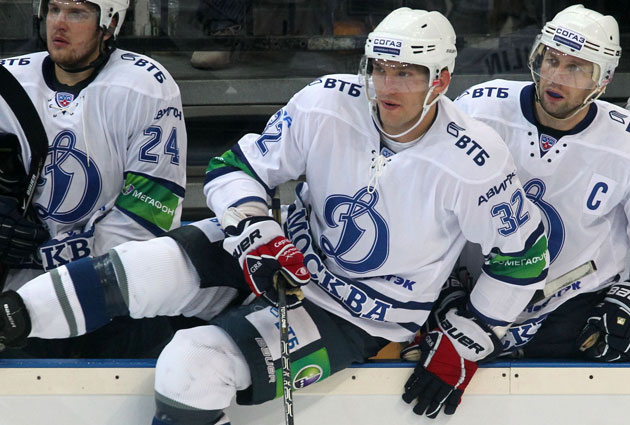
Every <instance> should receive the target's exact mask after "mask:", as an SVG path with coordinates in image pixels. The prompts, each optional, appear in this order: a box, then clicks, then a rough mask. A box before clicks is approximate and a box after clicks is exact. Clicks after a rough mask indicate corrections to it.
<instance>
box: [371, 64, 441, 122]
mask: <svg viewBox="0 0 630 425" xmlns="http://www.w3.org/2000/svg"><path fill="white" fill-rule="evenodd" d="M372 81H373V84H374V90H375V92H376V101H377V104H378V111H379V116H380V118H381V123H382V125H383V129H384V130H385V131H386V132H388V133H390V134H397V133H402V132H404V131H406V130H408V129H409V128H411V127H412V126H413V125H415V124H416V123H417V122H418V119H419V118H420V115H421V114H422V105H423V103H424V98H425V97H426V95H427V92H428V91H429V79H428V71H427V69H426V68H425V67H422V66H419V65H412V64H406V63H401V62H394V61H386V60H375V61H374V63H373V70H372Z"/></svg>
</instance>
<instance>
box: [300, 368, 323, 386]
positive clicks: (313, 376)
mask: <svg viewBox="0 0 630 425" xmlns="http://www.w3.org/2000/svg"><path fill="white" fill-rule="evenodd" d="M323 374H324V372H323V371H322V368H321V367H319V366H317V365H308V366H305V367H303V368H302V369H300V371H299V372H298V373H296V374H295V378H294V379H293V388H296V389H300V388H304V387H306V386H309V385H311V384H314V383H315V382H317V381H319V380H320V379H321V378H322V375H323Z"/></svg>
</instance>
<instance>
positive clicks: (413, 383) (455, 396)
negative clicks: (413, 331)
mask: <svg viewBox="0 0 630 425" xmlns="http://www.w3.org/2000/svg"><path fill="white" fill-rule="evenodd" d="M417 348H418V349H419V351H420V361H419V362H418V365H417V366H416V368H415V369H414V371H413V373H412V374H411V377H410V378H409V379H408V380H407V383H406V384H405V391H404V393H403V396H402V398H403V400H404V401H405V402H406V403H411V402H412V401H413V400H417V403H416V405H415V406H414V408H413V412H414V413H415V414H417V415H423V414H425V413H426V415H427V417H429V418H431V419H433V418H435V417H436V416H437V415H438V413H439V412H440V409H441V408H442V406H444V413H445V414H447V415H452V414H453V413H455V409H457V406H458V405H459V403H460V401H461V398H462V394H463V393H464V390H465V389H466V387H467V386H468V383H469V382H470V380H471V379H472V377H473V375H474V374H475V372H476V371H477V363H476V362H472V361H469V360H466V359H464V358H463V357H461V356H460V355H459V354H458V353H457V350H455V347H454V346H453V344H452V343H451V341H450V340H449V338H448V337H447V336H446V335H445V334H444V333H443V332H442V331H440V330H438V329H436V330H433V331H431V332H428V333H426V334H423V335H422V336H421V338H420V343H419V345H418V346H417Z"/></svg>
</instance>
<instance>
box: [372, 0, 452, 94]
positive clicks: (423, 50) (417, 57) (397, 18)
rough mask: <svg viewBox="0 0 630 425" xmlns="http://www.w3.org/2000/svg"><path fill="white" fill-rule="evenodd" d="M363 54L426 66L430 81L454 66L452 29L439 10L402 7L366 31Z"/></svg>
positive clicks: (450, 70) (373, 57) (450, 71)
mask: <svg viewBox="0 0 630 425" xmlns="http://www.w3.org/2000/svg"><path fill="white" fill-rule="evenodd" d="M365 56H366V57H368V58H371V59H385V60H390V61H397V62H404V63H411V64H415V65H422V66H425V67H426V68H428V69H429V73H430V77H431V81H432V80H434V79H435V78H438V77H439V76H440V72H441V71H442V69H444V68H447V69H448V71H449V73H451V74H452V73H453V70H454V69H455V57H456V56H457V49H456V48H455V31H454V30H453V26H452V25H451V23H450V22H449V21H448V19H446V18H445V17H444V15H442V14H441V13H440V12H435V11H433V12H428V11H426V10H412V9H410V8H408V7H401V8H399V9H396V10H394V11H393V12H391V13H390V14H389V15H387V16H386V17H385V19H383V20H382V21H381V23H380V24H378V25H377V26H376V28H374V31H372V32H371V33H370V34H368V37H367V40H366V41H365Z"/></svg>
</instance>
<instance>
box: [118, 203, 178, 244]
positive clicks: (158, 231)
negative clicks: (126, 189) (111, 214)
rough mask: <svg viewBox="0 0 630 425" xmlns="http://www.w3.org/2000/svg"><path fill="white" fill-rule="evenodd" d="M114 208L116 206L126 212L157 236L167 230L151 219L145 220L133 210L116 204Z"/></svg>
mask: <svg viewBox="0 0 630 425" xmlns="http://www.w3.org/2000/svg"><path fill="white" fill-rule="evenodd" d="M114 208H116V209H117V210H118V211H120V212H121V213H123V214H125V215H126V216H127V217H129V218H131V219H132V220H133V221H135V222H136V223H138V224H139V225H140V226H142V227H144V228H145V229H147V230H148V231H149V232H151V233H153V235H155V236H160V235H163V234H164V233H165V232H166V231H165V230H163V229H162V228H161V227H160V226H157V225H155V224H153V223H151V222H150V221H148V220H145V219H144V218H142V217H140V216H137V215H136V214H134V213H132V212H131V211H127V210H126V209H124V208H121V207H119V206H118V205H114Z"/></svg>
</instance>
